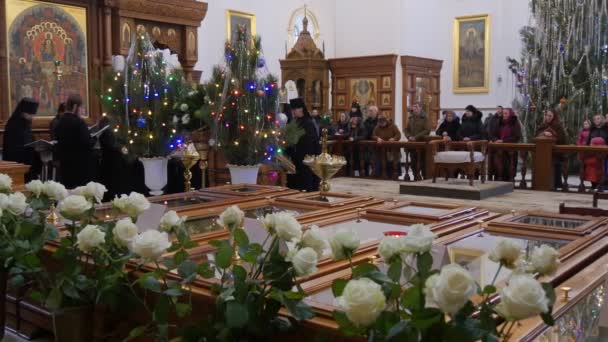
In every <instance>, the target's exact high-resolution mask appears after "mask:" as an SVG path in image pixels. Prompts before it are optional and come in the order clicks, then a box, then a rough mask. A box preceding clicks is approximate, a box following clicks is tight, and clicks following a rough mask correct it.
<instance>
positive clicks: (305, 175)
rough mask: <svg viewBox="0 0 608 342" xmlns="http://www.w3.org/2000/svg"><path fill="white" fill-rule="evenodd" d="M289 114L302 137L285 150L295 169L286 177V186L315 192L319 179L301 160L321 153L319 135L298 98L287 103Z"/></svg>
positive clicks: (302, 102) (304, 106)
mask: <svg viewBox="0 0 608 342" xmlns="http://www.w3.org/2000/svg"><path fill="white" fill-rule="evenodd" d="M289 102H290V103H289V104H290V107H291V114H292V117H293V118H294V120H296V123H297V124H298V126H299V127H300V128H301V129H303V130H304V135H303V136H302V137H300V140H298V143H297V144H296V145H295V146H291V147H290V148H288V150H287V155H288V156H289V157H290V158H291V161H292V162H293V164H294V165H295V167H296V173H295V174H292V175H288V177H287V186H288V187H290V188H292V189H298V190H306V191H309V192H310V191H317V190H318V189H319V178H318V177H317V176H315V175H314V174H313V172H312V170H311V169H310V168H309V167H308V166H306V165H304V163H303V160H304V157H305V156H306V155H316V154H319V153H320V152H321V148H320V146H319V135H318V134H317V129H316V128H315V125H314V124H313V122H312V118H311V117H310V114H309V113H308V110H306V105H305V104H304V101H303V100H302V99H300V98H297V99H292V100H290V101H289Z"/></svg>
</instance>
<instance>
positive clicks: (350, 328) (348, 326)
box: [334, 311, 362, 336]
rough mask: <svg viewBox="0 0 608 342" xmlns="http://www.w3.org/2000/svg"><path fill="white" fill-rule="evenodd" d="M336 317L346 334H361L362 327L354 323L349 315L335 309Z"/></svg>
mask: <svg viewBox="0 0 608 342" xmlns="http://www.w3.org/2000/svg"><path fill="white" fill-rule="evenodd" d="M334 319H335V320H336V322H337V323H338V325H339V326H340V331H341V332H343V333H344V335H346V336H355V335H360V334H361V332H362V331H361V330H362V329H360V328H358V327H357V326H356V325H354V324H353V323H352V322H351V321H350V320H349V319H348V317H346V314H345V313H344V312H342V311H334Z"/></svg>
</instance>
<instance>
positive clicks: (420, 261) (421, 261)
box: [416, 252, 433, 276]
mask: <svg viewBox="0 0 608 342" xmlns="http://www.w3.org/2000/svg"><path fill="white" fill-rule="evenodd" d="M416 266H417V267H418V272H419V273H420V274H422V275H424V276H426V275H428V274H429V273H430V272H431V268H432V267H433V256H432V255H431V253H429V252H426V253H422V254H419V255H418V258H416Z"/></svg>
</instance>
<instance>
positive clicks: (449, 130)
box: [435, 110, 460, 141]
mask: <svg viewBox="0 0 608 342" xmlns="http://www.w3.org/2000/svg"><path fill="white" fill-rule="evenodd" d="M459 129H460V118H458V116H456V113H454V111H451V110H445V111H443V122H441V124H440V125H439V128H437V131H436V132H435V134H437V135H438V136H440V137H443V139H445V140H449V141H457V140H459V139H458V130H459Z"/></svg>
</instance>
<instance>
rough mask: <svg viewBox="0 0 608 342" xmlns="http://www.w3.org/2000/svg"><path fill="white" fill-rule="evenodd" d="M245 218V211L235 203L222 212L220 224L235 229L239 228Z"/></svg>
mask: <svg viewBox="0 0 608 342" xmlns="http://www.w3.org/2000/svg"><path fill="white" fill-rule="evenodd" d="M244 218H245V213H244V212H243V211H242V210H241V209H239V207H237V206H236V205H233V206H231V207H228V208H226V210H224V211H223V212H222V214H221V215H220V218H219V219H218V224H220V225H222V226H224V227H226V228H228V230H234V229H236V228H239V226H240V225H241V223H242V222H243V219H244Z"/></svg>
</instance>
